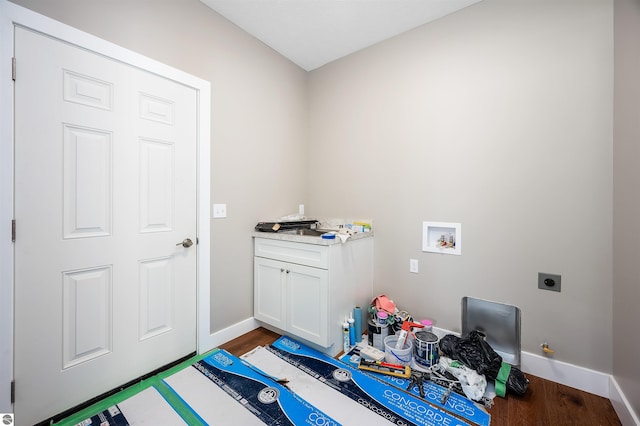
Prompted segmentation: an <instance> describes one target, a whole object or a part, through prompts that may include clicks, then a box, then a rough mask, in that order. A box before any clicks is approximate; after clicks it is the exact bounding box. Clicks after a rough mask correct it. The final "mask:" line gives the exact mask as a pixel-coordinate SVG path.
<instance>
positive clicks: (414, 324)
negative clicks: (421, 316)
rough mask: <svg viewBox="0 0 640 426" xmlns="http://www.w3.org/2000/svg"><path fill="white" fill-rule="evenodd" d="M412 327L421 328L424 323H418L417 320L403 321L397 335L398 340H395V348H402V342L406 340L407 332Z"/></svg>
mask: <svg viewBox="0 0 640 426" xmlns="http://www.w3.org/2000/svg"><path fill="white" fill-rule="evenodd" d="M413 327H418V328H422V327H424V325H422V324H418V323H417V322H410V321H404V322H403V323H402V330H401V331H400V334H399V335H398V341H397V342H396V349H398V350H401V349H402V348H404V343H405V342H406V341H407V337H408V336H409V333H410V332H411V329H412V328H413Z"/></svg>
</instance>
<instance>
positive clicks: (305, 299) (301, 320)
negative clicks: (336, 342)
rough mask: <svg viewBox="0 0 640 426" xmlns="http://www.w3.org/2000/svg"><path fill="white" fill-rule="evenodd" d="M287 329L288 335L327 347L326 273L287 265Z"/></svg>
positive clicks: (306, 267) (305, 267)
mask: <svg viewBox="0 0 640 426" xmlns="http://www.w3.org/2000/svg"><path fill="white" fill-rule="evenodd" d="M285 275H286V280H287V305H286V306H287V314H286V316H287V327H286V328H285V329H286V330H287V331H288V332H290V333H292V334H293V335H295V336H300V337H301V338H303V339H307V340H309V341H311V342H313V343H317V344H319V345H321V346H324V347H327V346H329V345H330V342H329V333H328V332H327V321H328V318H327V317H328V314H327V313H328V310H329V306H328V301H327V296H328V272H327V270H326V269H318V268H311V267H308V266H301V265H294V264H288V265H287V266H286V270H285Z"/></svg>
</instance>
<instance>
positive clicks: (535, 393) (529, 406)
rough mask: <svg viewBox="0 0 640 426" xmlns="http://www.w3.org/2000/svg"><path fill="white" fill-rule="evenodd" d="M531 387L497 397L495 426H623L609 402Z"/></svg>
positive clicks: (255, 334)
mask: <svg viewBox="0 0 640 426" xmlns="http://www.w3.org/2000/svg"><path fill="white" fill-rule="evenodd" d="M278 337H280V335H279V334H277V333H273V332H272V331H269V330H267V329H264V328H258V329H256V330H253V331H251V332H249V333H247V334H244V335H242V336H240V337H238V338H236V339H233V340H231V341H229V342H227V343H225V344H224V345H221V346H220V348H222V349H226V350H227V351H228V352H230V353H232V354H234V355H237V356H239V355H242V354H244V353H246V352H248V351H250V350H251V349H253V348H255V347H256V346H259V345H260V346H264V345H268V344H270V343H272V342H274V341H275V340H276V339H277V338H278ZM526 376H527V378H528V379H529V381H530V383H529V386H528V387H527V392H526V393H525V394H524V395H523V396H515V395H507V397H506V398H500V397H496V398H495V400H494V405H493V407H491V408H490V409H489V413H490V414H491V426H519V425H522V426H529V425H535V426H538V425H540V426H545V425H553V426H556V425H567V426H570V425H576V426H578V425H580V426H591V425H593V426H597V425H602V426H605V425H620V424H621V423H620V420H619V419H618V416H617V415H616V412H615V411H614V409H613V406H612V405H611V402H610V401H609V400H608V399H607V398H602V397H600V396H597V395H594V394H591V393H587V392H582V391H580V390H578V389H574V388H571V387H568V386H564V385H561V384H558V383H555V382H551V381H549V380H545V379H542V378H539V377H536V376H532V375H530V374H526Z"/></svg>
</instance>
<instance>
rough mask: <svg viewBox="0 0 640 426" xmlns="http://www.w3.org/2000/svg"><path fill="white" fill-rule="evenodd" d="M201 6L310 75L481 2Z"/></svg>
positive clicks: (372, 0) (246, 0)
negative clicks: (334, 62) (325, 66)
mask: <svg viewBox="0 0 640 426" xmlns="http://www.w3.org/2000/svg"><path fill="white" fill-rule="evenodd" d="M200 1H201V2H202V3H204V4H206V5H207V6H209V7H210V8H212V9H213V10H215V11H216V12H218V13H219V14H220V15H222V16H224V17H225V18H227V19H228V20H229V21H231V22H233V23H234V24H235V25H237V26H238V27H240V28H242V29H243V30H245V31H246V32H248V33H249V34H251V35H253V36H254V37H256V38H257V39H258V40H261V41H262V42H263V43H265V44H266V45H267V46H270V47H271V48H272V49H274V50H275V51H277V52H279V53H280V54H281V55H283V56H285V57H287V58H289V59H290V60H291V61H293V62H294V63H296V64H297V65H298V66H300V67H301V68H303V69H305V70H307V71H311V70H313V69H316V68H319V67H321V66H323V65H325V64H327V63H329V62H331V61H334V60H336V59H338V58H341V57H343V56H347V55H349V54H351V53H353V52H356V51H358V50H360V49H363V48H365V47H368V46H371V45H373V44H375V43H378V42H380V41H382V40H385V39H388V38H390V37H393V36H395V35H398V34H400V33H403V32H405V31H408V30H410V29H412V28H416V27H418V26H420V25H422V24H425V23H427V22H430V21H433V20H435V19H438V18H440V17H442V16H445V15H448V14H450V13H453V12H455V11H457V10H460V9H462V8H464V7H467V6H470V5H472V4H474V3H477V2H478V1H481V0H200Z"/></svg>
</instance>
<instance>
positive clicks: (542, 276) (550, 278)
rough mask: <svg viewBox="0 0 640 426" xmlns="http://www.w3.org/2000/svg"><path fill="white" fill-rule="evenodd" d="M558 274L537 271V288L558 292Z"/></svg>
mask: <svg viewBox="0 0 640 426" xmlns="http://www.w3.org/2000/svg"><path fill="white" fill-rule="evenodd" d="M560 279H561V276H560V275H556V274H546V273H544V272H538V288H539V289H542V290H551V291H557V292H560V284H561V282H560Z"/></svg>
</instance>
